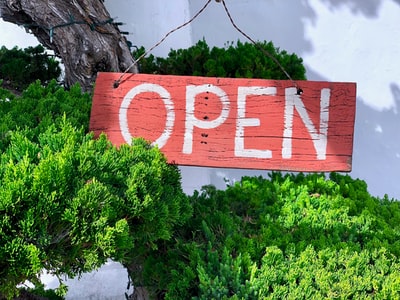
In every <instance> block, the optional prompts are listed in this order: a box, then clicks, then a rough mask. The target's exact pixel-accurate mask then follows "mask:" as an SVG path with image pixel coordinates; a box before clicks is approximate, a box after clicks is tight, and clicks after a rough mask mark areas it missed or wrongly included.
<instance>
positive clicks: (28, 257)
mask: <svg viewBox="0 0 400 300" xmlns="http://www.w3.org/2000/svg"><path fill="white" fill-rule="evenodd" d="M31 136H32V133H31V132H30V131H29V129H26V130H22V131H13V132H11V133H10V144H9V146H8V147H7V148H6V149H5V151H4V152H3V153H2V154H1V156H0V182H1V185H0V224H1V226H0V228H1V231H0V294H3V295H6V296H12V295H13V294H14V293H16V290H15V287H16V285H17V284H19V283H21V282H24V281H25V280H30V281H32V282H34V283H35V282H36V281H37V276H38V274H39V272H40V271H41V270H42V269H43V268H45V269H47V270H49V271H50V272H52V273H53V274H55V275H57V276H61V275H62V274H67V275H69V276H72V277H73V276H76V275H77V274H80V273H81V272H86V271H90V270H93V269H95V268H97V267H99V266H101V265H102V264H103V263H105V261H106V260H107V258H112V259H114V260H116V261H121V262H123V263H124V262H126V261H129V262H130V261H131V257H135V258H136V259H138V258H139V257H142V256H145V255H146V253H147V251H148V249H156V242H157V241H158V240H160V239H161V240H167V239H170V238H171V233H172V228H173V227H174V226H175V224H180V223H182V222H184V221H185V220H186V218H187V216H188V213H189V212H190V207H189V206H188V202H187V197H186V196H185V195H184V194H183V192H182V189H181V186H180V174H179V171H178V170H177V168H176V167H175V166H173V165H168V164H167V163H166V159H165V157H164V156H163V155H162V154H161V152H160V151H159V150H158V149H156V148H153V147H151V146H150V145H149V144H148V143H146V142H145V141H143V140H140V139H138V140H136V141H135V143H134V145H133V146H128V145H123V146H121V147H120V148H116V147H115V146H112V145H111V143H110V142H109V141H108V140H107V139H106V137H105V136H104V135H102V136H100V137H99V138H98V139H96V140H94V139H93V136H92V135H91V134H85V133H84V131H83V130H82V129H79V130H78V129H75V128H74V127H73V126H71V124H70V123H68V122H67V121H66V120H64V121H63V122H61V123H60V124H53V125H51V126H49V127H48V128H47V130H46V131H44V132H43V133H41V134H39V137H38V140H37V142H36V141H33V140H32V138H31ZM62 288H63V286H62V287H61V289H62Z"/></svg>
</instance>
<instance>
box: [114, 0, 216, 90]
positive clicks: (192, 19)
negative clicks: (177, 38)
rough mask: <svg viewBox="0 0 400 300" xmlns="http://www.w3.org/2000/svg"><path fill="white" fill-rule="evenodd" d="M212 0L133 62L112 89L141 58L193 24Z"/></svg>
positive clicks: (115, 86)
mask: <svg viewBox="0 0 400 300" xmlns="http://www.w3.org/2000/svg"><path fill="white" fill-rule="evenodd" d="M211 1H212V0H208V1H207V3H206V4H205V5H204V6H203V7H202V8H201V9H200V10H199V11H198V12H197V13H196V14H195V15H194V16H193V17H192V18H191V19H190V20H189V21H187V22H185V23H183V24H182V25H179V26H178V27H176V28H174V29H172V30H171V31H169V32H168V33H167V34H166V35H165V36H164V37H163V38H162V39H161V40H160V41H159V42H158V43H157V44H155V45H154V46H153V47H151V48H150V49H149V50H148V51H146V52H145V53H143V54H142V55H140V56H139V57H138V58H137V59H135V60H134V61H133V63H132V64H131V65H130V66H129V67H128V68H127V69H126V70H125V72H123V73H122V74H121V76H120V77H119V78H118V79H117V80H116V81H115V82H114V88H117V87H118V86H119V85H120V84H121V80H122V78H123V77H124V76H125V75H126V74H127V73H128V72H129V70H130V69H131V68H132V67H134V66H135V65H136V64H137V63H138V62H139V61H140V60H141V59H142V58H143V57H145V56H146V55H147V54H149V53H150V52H151V51H153V50H154V48H156V47H158V46H159V45H160V44H161V43H163V42H164V41H165V40H166V38H167V37H168V36H169V35H171V34H172V33H174V32H175V31H177V30H179V29H181V28H183V27H185V26H186V25H188V24H190V23H191V22H193V21H194V20H195V19H196V18H197V17H198V16H199V15H200V14H201V13H202V12H203V11H204V10H205V9H206V8H207V6H208V5H209V4H210V3H211Z"/></svg>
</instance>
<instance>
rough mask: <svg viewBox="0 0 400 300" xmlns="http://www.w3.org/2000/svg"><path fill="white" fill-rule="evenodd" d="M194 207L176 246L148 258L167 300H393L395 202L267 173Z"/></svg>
mask: <svg viewBox="0 0 400 300" xmlns="http://www.w3.org/2000/svg"><path fill="white" fill-rule="evenodd" d="M349 195H351V197H354V200H353V198H349ZM191 203H192V206H193V217H192V218H191V219H190V220H189V221H188V222H187V223H186V224H185V226H183V227H181V228H180V230H178V231H177V233H176V234H175V241H173V242H171V241H170V242H169V243H168V242H167V243H166V245H165V248H166V249H168V250H165V253H164V254H163V255H159V256H158V258H157V254H156V253H155V254H154V255H151V257H152V261H151V265H153V266H157V268H155V269H153V270H150V269H149V270H150V271H148V276H149V278H153V279H154V278H160V277H161V278H162V282H163V283H162V284H163V286H164V288H165V290H164V293H165V297H166V299H176V298H177V297H179V298H180V299H191V298H192V299H282V298H285V299H333V298H334V299H336V298H339V299H344V298H346V299H348V298H351V299H363V298H366V297H368V298H371V299H396V298H398V297H400V292H399V291H400V289H399V287H400V280H399V278H400V261H399V258H398V257H399V256H400V251H399V250H400V247H399V246H400V242H399V240H400V225H399V224H400V214H399V213H400V203H399V202H397V201H392V200H389V199H388V198H384V199H378V198H375V197H372V196H371V195H370V194H369V193H368V191H367V186H366V184H365V182H363V181H361V180H354V179H351V178H350V177H349V176H343V175H340V174H336V173H333V174H332V175H331V176H330V179H327V178H326V177H325V176H324V175H323V174H310V175H304V174H298V175H292V174H288V175H285V176H283V175H281V174H280V173H272V174H271V176H270V178H269V179H265V178H261V177H245V178H243V179H242V180H241V181H240V182H237V183H236V184H234V185H232V186H230V187H228V188H227V189H226V190H225V191H220V190H216V189H215V188H214V187H212V186H206V187H204V188H203V190H202V192H201V193H195V194H194V195H193V196H192V197H191ZM160 270H161V271H160ZM162 270H168V271H164V273H163V271H162ZM152 271H154V272H156V273H157V274H158V276H159V277H156V274H153V273H152ZM162 274H164V275H165V278H163V277H162ZM153 285H155V286H156V283H154V282H153ZM158 288H159V289H160V290H162V286H159V287H158Z"/></svg>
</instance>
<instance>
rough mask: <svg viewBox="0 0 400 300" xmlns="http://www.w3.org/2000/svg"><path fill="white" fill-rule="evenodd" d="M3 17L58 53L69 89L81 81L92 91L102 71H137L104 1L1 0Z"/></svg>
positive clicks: (0, 11)
mask: <svg viewBox="0 0 400 300" xmlns="http://www.w3.org/2000/svg"><path fill="white" fill-rule="evenodd" d="M0 15H1V17H2V18H3V20H5V21H7V22H11V23H15V24H18V25H22V26H24V27H25V28H26V30H27V31H29V32H31V33H33V34H34V35H35V36H36V37H37V39H38V40H39V42H40V43H42V44H43V45H44V46H46V47H47V48H49V49H52V50H54V52H55V54H56V55H57V56H59V57H60V58H61V60H62V63H63V64H64V66H65V84H66V85H67V86H71V85H72V84H74V83H76V82H78V83H80V85H81V86H82V89H83V90H84V91H91V90H92V88H93V84H94V82H95V80H96V75H97V72H99V71H102V72H125V71H126V70H127V69H128V68H129V67H131V68H130V69H129V72H131V73H136V72H137V68H136V66H134V67H132V63H133V62H134V60H133V58H132V56H131V53H130V51H129V47H128V44H127V40H126V38H125V37H124V36H123V35H122V34H121V32H120V31H119V30H118V27H117V26H116V25H115V24H113V20H112V19H111V17H110V15H109V13H108V11H107V9H106V8H105V6H104V4H103V1H102V0H47V1H43V0H0Z"/></svg>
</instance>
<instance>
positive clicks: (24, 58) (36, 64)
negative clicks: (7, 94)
mask: <svg viewBox="0 0 400 300" xmlns="http://www.w3.org/2000/svg"><path fill="white" fill-rule="evenodd" d="M60 75H61V68H60V66H59V63H58V61H57V60H55V59H54V58H53V57H51V56H49V55H48V54H47V53H46V52H45V49H44V48H43V46H41V45H38V46H36V47H28V48H25V49H19V48H18V47H14V48H12V49H7V48H6V47H4V46H3V47H1V48H0V79H3V80H4V82H5V83H7V86H8V87H10V88H13V89H18V90H20V91H21V90H23V89H25V88H26V87H27V86H28V85H29V84H30V83H32V82H34V81H35V80H40V81H41V82H43V83H47V82H49V81H50V80H52V79H58V78H59V77H60Z"/></svg>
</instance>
